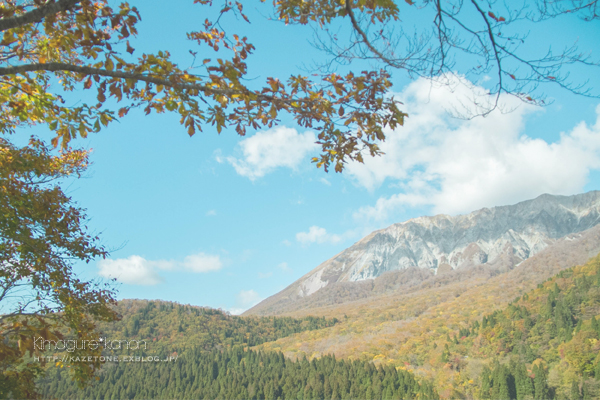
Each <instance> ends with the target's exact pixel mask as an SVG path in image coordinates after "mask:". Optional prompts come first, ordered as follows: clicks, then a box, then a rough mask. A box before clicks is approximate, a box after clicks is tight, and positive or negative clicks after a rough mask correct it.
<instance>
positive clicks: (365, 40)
mask: <svg viewBox="0 0 600 400" xmlns="http://www.w3.org/2000/svg"><path fill="white" fill-rule="evenodd" d="M346 11H347V12H348V16H349V17H350V21H351V22H352V27H353V28H354V30H355V31H356V32H357V33H358V34H359V35H360V37H361V38H362V42H363V43H364V44H365V45H367V47H368V48H369V50H371V51H372V52H373V53H375V55H377V57H379V58H380V59H381V60H383V61H385V62H386V63H387V64H389V65H391V66H393V67H395V68H404V66H403V65H402V64H398V63H396V62H394V61H392V60H390V59H389V58H387V57H386V56H384V55H383V54H382V53H381V52H380V51H379V50H377V49H376V48H375V46H373V45H372V44H371V42H370V41H369V38H368V37H367V34H366V33H365V31H363V30H362V28H361V27H360V25H359V24H358V21H357V20H356V16H355V15H354V11H353V10H352V1H351V0H346Z"/></svg>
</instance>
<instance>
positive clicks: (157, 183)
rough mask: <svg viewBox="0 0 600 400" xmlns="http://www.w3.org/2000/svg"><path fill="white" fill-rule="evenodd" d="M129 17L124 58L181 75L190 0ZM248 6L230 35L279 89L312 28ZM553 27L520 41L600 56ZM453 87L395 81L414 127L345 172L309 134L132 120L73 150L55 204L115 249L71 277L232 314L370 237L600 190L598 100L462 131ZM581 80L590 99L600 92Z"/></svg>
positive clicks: (583, 34) (134, 116)
mask: <svg viewBox="0 0 600 400" xmlns="http://www.w3.org/2000/svg"><path fill="white" fill-rule="evenodd" d="M132 4H134V5H137V7H138V8H139V9H140V12H141V14H142V22H141V23H140V25H139V31H140V34H139V37H138V39H136V40H135V43H132V44H134V47H136V53H135V55H138V54H140V53H141V52H150V51H158V50H167V49H168V50H169V51H171V53H172V54H173V55H174V57H175V58H176V59H180V60H182V62H183V63H188V62H189V61H190V57H189V54H188V49H190V48H192V47H191V46H192V44H191V43H190V42H187V41H186V40H185V32H186V31H190V30H192V29H194V27H195V25H200V24H201V22H202V21H203V20H204V18H205V17H206V15H205V14H204V13H203V12H205V11H206V10H205V9H204V10H203V9H201V8H200V7H198V6H194V5H193V4H192V1H191V0H178V1H173V2H170V3H169V7H168V9H165V7H164V3H163V2H161V3H158V2H155V1H145V2H139V1H133V2H132ZM246 7H247V8H248V11H249V13H250V15H251V19H252V24H251V25H245V24H244V23H243V22H241V21H238V22H237V23H235V24H231V22H232V21H226V22H228V23H230V24H231V25H229V26H235V28H236V29H237V31H238V32H240V31H241V32H242V33H243V34H246V35H248V37H249V41H250V42H252V43H254V44H255V46H256V48H257V50H256V52H255V54H254V55H252V56H251V57H250V58H249V60H248V63H249V67H250V74H249V76H251V77H255V78H256V79H257V81H262V80H264V79H265V78H266V77H268V76H275V77H279V78H282V79H285V78H286V77H287V76H289V75H290V74H291V73H300V72H302V71H301V69H300V68H301V67H302V65H310V64H311V62H312V61H318V60H323V59H324V58H323V57H324V55H323V54H322V53H320V52H319V51H317V50H316V49H314V48H313V47H312V46H311V45H310V43H309V39H310V37H311V34H312V31H311V29H310V28H309V27H298V26H285V25H283V24H282V23H279V22H277V21H269V20H268V19H267V18H266V16H267V14H268V12H269V4H265V5H262V6H260V7H261V8H259V9H255V8H252V7H254V6H251V5H250V4H247V5H246ZM561 23H563V24H564V26H558V28H560V29H557V26H556V23H555V25H554V26H552V25H545V26H541V27H533V29H532V32H531V33H530V35H531V36H532V37H533V38H535V37H536V35H537V36H540V37H549V36H550V37H552V36H553V35H554V36H556V38H555V39H556V42H555V43H557V44H558V45H560V43H562V42H564V41H569V40H576V39H579V41H580V44H581V46H582V47H583V48H588V49H592V51H593V52H596V53H595V54H596V56H597V58H598V53H597V51H598V50H600V49H599V48H598V44H597V42H595V38H597V37H599V33H600V31H599V29H598V26H597V25H592V24H586V23H583V22H580V21H577V20H570V21H567V22H561ZM226 26H227V25H226ZM563 28H564V29H563ZM578 35H579V36H578ZM199 57H200V58H203V57H202V56H199ZM359 67H360V66H358V67H357V68H359ZM596 75H597V73H596ZM461 79H462V78H460V77H453V78H451V82H450V83H451V87H454V89H455V90H454V91H453V92H452V91H450V90H449V88H448V87H446V86H440V87H435V86H434V87H432V86H431V85H430V83H428V82H426V81H421V80H418V81H412V82H411V81H409V80H408V79H407V77H406V76H404V75H402V74H401V73H400V72H397V73H396V75H394V78H393V80H394V84H395V86H394V88H393V91H394V93H395V94H396V96H397V97H398V98H400V99H401V100H402V101H403V102H404V103H405V104H404V110H406V111H408V113H409V115H410V117H409V118H408V119H407V120H406V124H405V126H404V127H402V128H400V129H398V130H397V131H395V132H388V133H387V134H388V140H387V141H386V143H385V144H383V145H382V149H383V151H384V152H385V153H386V155H385V156H382V157H379V158H377V159H370V160H367V162H366V163H365V164H364V165H358V164H351V165H349V166H348V167H347V169H346V170H345V172H344V173H343V174H335V173H332V172H330V173H328V174H326V173H324V172H323V171H322V170H318V169H316V168H315V167H314V165H313V164H311V163H310V157H311V156H315V155H317V148H316V146H315V145H314V133H313V132H310V131H306V130H304V129H300V128H298V127H297V126H295V125H294V124H293V123H291V122H290V120H283V121H282V125H281V126H278V127H275V128H273V129H270V130H265V131H260V132H249V134H248V135H247V136H246V137H245V138H241V137H239V136H237V135H236V134H235V132H234V131H233V130H231V131H223V132H222V133H221V134H220V135H218V134H217V133H216V131H215V130H214V129H212V128H211V127H206V128H205V130H204V132H202V133H198V134H196V135H195V136H194V137H192V138H190V137H188V135H187V134H186V132H185V129H184V128H182V127H181V126H180V125H179V121H178V118H177V116H175V115H169V114H161V115H150V116H145V115H144V114H143V112H138V111H133V112H130V114H129V115H128V116H127V117H125V118H123V119H122V120H121V121H120V122H118V123H114V124H112V125H110V126H109V127H108V128H106V129H104V130H103V131H102V132H100V133H99V134H95V135H92V136H90V137H89V138H88V139H79V140H77V141H75V142H74V143H73V144H74V145H76V146H80V147H84V148H91V149H92V153H91V160H92V162H93V164H92V166H91V167H90V168H89V170H88V172H87V174H86V176H85V177H83V178H82V179H79V180H77V181H74V182H69V184H68V186H67V187H66V191H67V192H68V193H69V194H70V195H71V196H72V197H73V198H74V199H75V200H76V201H77V202H78V204H80V205H81V206H82V207H83V208H85V209H87V214H88V216H89V218H90V221H89V224H88V226H89V227H90V229H92V230H93V231H94V232H95V233H99V234H100V236H101V238H102V243H103V244H104V245H105V246H107V247H108V248H109V249H112V250H113V251H112V254H111V257H110V259H108V260H104V261H98V262H95V263H90V264H89V265H77V271H78V272H79V273H81V274H82V275H83V276H85V277H87V278H99V277H107V276H115V277H117V279H118V280H119V281H120V283H119V284H118V285H117V288H118V298H145V299H164V300H170V301H177V302H180V303H189V304H195V305H203V306H211V307H220V308H222V309H225V310H228V311H231V312H233V313H238V312H241V311H242V310H244V309H247V308H248V307H250V306H252V305H253V304H255V303H256V302H257V301H259V300H260V299H263V298H266V297H268V296H270V295H273V294H275V293H276V292H278V291H279V290H281V289H283V288H284V287H285V286H287V285H289V284H290V283H292V282H293V281H295V280H296V279H298V278H299V277H301V276H302V275H304V274H305V273H307V272H309V271H310V270H312V269H313V268H315V267H316V266H317V265H319V264H320V263H321V262H323V261H325V260H326V259H328V258H330V257H332V256H334V255H335V254H337V253H338V252H340V251H342V250H343V249H345V248H347V247H349V246H350V245H352V244H353V243H354V242H356V241H357V240H359V239H360V238H361V237H363V236H364V235H366V234H368V233H369V232H371V231H372V230H374V229H378V228H383V227H386V226H388V225H390V224H392V223H395V222H402V221H405V220H407V219H409V218H413V217H417V216H420V215H433V214H437V213H448V214H460V213H467V212H470V211H472V210H475V209H478V208H481V207H492V206H495V205H503V204H511V203H515V202H518V201H522V200H526V199H529V198H533V197H535V196H538V195H540V194H542V193H554V194H574V193H579V192H583V191H588V190H594V189H599V188H600V185H599V183H600V174H599V173H598V170H599V169H600V123H598V122H597V121H598V115H599V113H600V108H598V105H599V104H600V101H599V100H598V99H590V98H584V97H577V96H574V95H572V94H569V93H567V92H564V91H560V90H556V89H554V88H551V87H549V88H547V89H546V90H545V91H546V93H547V94H548V95H549V97H550V98H551V99H553V100H554V103H553V104H552V105H550V106H548V107H546V108H543V109H542V108H535V107H532V106H526V105H523V104H519V103H516V102H514V101H513V100H511V99H505V100H504V101H505V105H506V107H515V108H516V109H515V110H514V111H512V112H511V113H502V112H494V113H492V114H491V115H490V116H488V117H487V118H476V119H473V120H461V119H456V118H452V117H451V116H450V115H449V114H448V112H447V110H448V109H449V108H452V106H458V105H459V103H460V101H461V100H462V101H464V99H465V98H467V96H469V93H467V92H466V91H465V89H464V87H463V86H461V85H458V84H459V83H460V81H461ZM590 79H591V82H590V83H591V85H592V86H593V87H595V88H596V89H600V79H598V77H597V76H592V77H590ZM474 84H482V82H474ZM483 84H484V83H483ZM453 85H454V86H453ZM476 90H477V88H476ZM23 133H25V132H23Z"/></svg>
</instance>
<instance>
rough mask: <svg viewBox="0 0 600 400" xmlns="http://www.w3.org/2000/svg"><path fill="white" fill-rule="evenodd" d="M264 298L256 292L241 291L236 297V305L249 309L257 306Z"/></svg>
mask: <svg viewBox="0 0 600 400" xmlns="http://www.w3.org/2000/svg"><path fill="white" fill-rule="evenodd" d="M262 299H263V298H262V297H261V296H260V295H259V294H258V293H256V292H255V291H254V290H252V289H250V290H240V292H239V293H238V294H237V296H236V297H235V300H236V304H237V305H238V306H240V307H244V308H245V309H248V308H250V307H254V306H255V305H257V304H258V303H259V302H260V301H261V300H262Z"/></svg>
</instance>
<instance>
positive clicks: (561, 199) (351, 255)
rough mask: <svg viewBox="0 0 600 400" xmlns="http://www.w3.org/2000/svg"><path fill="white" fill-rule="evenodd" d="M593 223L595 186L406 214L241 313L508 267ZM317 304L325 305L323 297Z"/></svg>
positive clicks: (598, 197) (597, 201)
mask: <svg viewBox="0 0 600 400" xmlns="http://www.w3.org/2000/svg"><path fill="white" fill-rule="evenodd" d="M599 223H600V191H592V192H588V193H583V194H578V195H574V196H553V195H549V194H544V195H541V196H539V197H537V198H535V199H533V200H527V201H523V202H521V203H518V204H515V205H510V206H501V207H493V208H483V209H481V210H478V211H474V212H472V213H470V214H467V215H458V216H449V215H436V216H433V217H419V218H415V219H411V220H408V221H406V222H402V223H398V224H394V225H391V226H390V227H388V228H385V229H381V230H378V231H375V232H373V233H371V234H370V235H368V236H366V237H365V238H363V239H361V240H360V241H359V242H357V243H355V244H354V245H353V246H351V247H349V248H348V249H346V250H344V251H342V252H341V253H339V254H337V255H336V256H334V257H332V258H331V259H329V260H327V261H325V262H324V263H322V264H321V265H319V266H318V267H317V268H315V269H314V270H312V271H311V272H309V273H308V274H306V275H304V276H303V277H302V278H300V279H299V280H297V281H296V282H294V283H293V284H291V285H290V286H288V287H287V288H286V289H284V290H283V291H281V292H279V293H277V294H275V295H274V296H271V297H269V298H267V299H266V300H264V301H263V302H261V303H259V304H258V305H256V306H255V307H253V308H251V309H250V310H248V311H247V312H246V314H259V315H265V314H281V313H285V312H288V311H292V310H297V309H299V308H302V307H309V308H310V307H311V303H314V301H313V299H314V298H317V297H320V298H327V299H330V301H331V302H339V301H340V299H339V296H334V295H333V293H336V292H340V290H342V291H343V292H349V293H350V294H351V293H352V292H354V293H355V295H354V296H352V295H351V296H350V297H351V298H352V297H354V298H356V297H367V296H370V295H373V294H381V290H374V289H375V288H374V282H377V281H378V280H379V281H380V280H382V279H383V278H386V280H390V279H393V280H398V279H399V280H400V281H403V282H404V283H406V281H412V282H414V283H418V282H422V281H424V280H427V279H431V278H432V277H433V276H436V275H444V274H452V273H456V272H457V271H471V270H473V269H476V270H479V271H481V268H482V267H483V268H484V269H488V270H491V271H507V270H510V269H511V268H513V267H514V266H515V265H518V264H519V263H521V262H522V261H524V260H526V259H528V258H530V257H532V256H534V255H535V254H538V253H539V252H540V251H542V250H544V249H546V248H547V247H549V246H552V245H554V244H555V243H556V242H557V240H559V239H560V238H562V237H565V236H567V235H570V234H574V233H578V232H583V231H586V230H588V229H590V228H593V227H594V226H596V225H598V224H599ZM376 278H380V279H376ZM379 286H382V285H379ZM383 286H384V287H385V286H386V285H383ZM387 286H389V285H387ZM396 286H398V285H396ZM404 286H406V285H404ZM396 288H397V287H396ZM379 289H381V288H379ZM384 289H385V290H389V287H388V288H384ZM385 290H384V291H385ZM374 292H375V293H374ZM361 293H363V294H361ZM316 294H318V295H317V296H316ZM325 303H326V302H325ZM319 305H320V306H322V305H324V304H323V301H321V302H320V303H319Z"/></svg>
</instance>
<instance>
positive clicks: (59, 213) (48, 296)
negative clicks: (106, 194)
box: [0, 138, 117, 398]
mask: <svg viewBox="0 0 600 400" xmlns="http://www.w3.org/2000/svg"><path fill="white" fill-rule="evenodd" d="M87 156H88V155H87V152H85V151H76V150H71V149H69V148H65V149H64V150H63V151H62V152H61V153H60V154H52V152H51V150H50V149H49V148H48V147H47V146H46V145H44V144H43V143H42V142H40V141H39V140H36V139H34V138H32V139H31V140H30V142H29V144H28V145H27V146H24V147H21V148H19V147H17V146H14V145H12V144H10V143H9V142H8V141H7V140H6V139H4V138H0V210H1V211H0V266H1V268H0V306H1V307H2V308H1V309H0V310H1V314H0V397H2V398H32V397H34V396H35V385H34V380H35V378H36V376H38V375H39V374H40V373H41V371H42V369H41V368H42V367H43V359H42V358H40V356H43V355H44V353H43V351H42V349H41V348H40V347H41V346H39V345H38V346H36V345H35V343H36V341H37V342H38V344H39V342H40V341H45V340H60V339H64V338H65V336H64V335H66V337H68V338H69V339H71V340H78V341H81V340H91V339H96V338H97V337H98V336H97V334H96V333H95V332H94V328H95V324H94V320H98V319H100V320H106V321H110V320H114V319H115V318H116V317H117V315H116V313H115V312H114V311H112V309H111V308H110V305H111V304H113V303H114V299H113V293H112V291H111V290H109V288H108V287H100V286H98V285H94V284H93V283H91V282H84V281H81V280H80V279H78V278H77V276H76V274H74V273H73V270H72V260H83V261H86V262H88V261H90V260H92V259H93V258H95V257H103V256H106V254H107V253H106V251H105V250H104V249H103V248H102V247H101V246H99V245H98V244H97V241H98V238H96V237H91V236H90V235H89V234H87V233H86V232H85V229H84V226H83V225H82V224H83V223H84V222H85V215H84V214H83V212H82V210H81V209H79V208H77V207H75V206H74V205H73V204H72V201H71V199H70V198H69V197H67V196H66V195H65V194H64V193H63V191H62V190H61V189H60V187H59V185H58V183H59V181H60V180H61V179H63V178H67V177H69V176H71V175H79V174H80V173H81V172H82V171H83V170H84V169H85V168H86V167H87ZM76 352H78V353H79V354H78V355H79V356H94V355H99V352H98V351H91V350H90V349H89V348H88V349H86V350H76ZM28 356H29V357H31V356H36V357H38V361H37V362H35V360H31V359H28V358H27V357H28ZM27 360H29V362H27ZM40 360H42V362H40ZM99 365H100V364H99V362H98V361H95V362H90V363H76V364H74V365H72V366H71V367H72V369H73V373H74V378H75V379H76V380H78V381H79V382H83V381H85V380H86V379H87V378H88V377H89V376H91V374H92V373H93V371H94V370H95V368H97V367H98V366H99Z"/></svg>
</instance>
